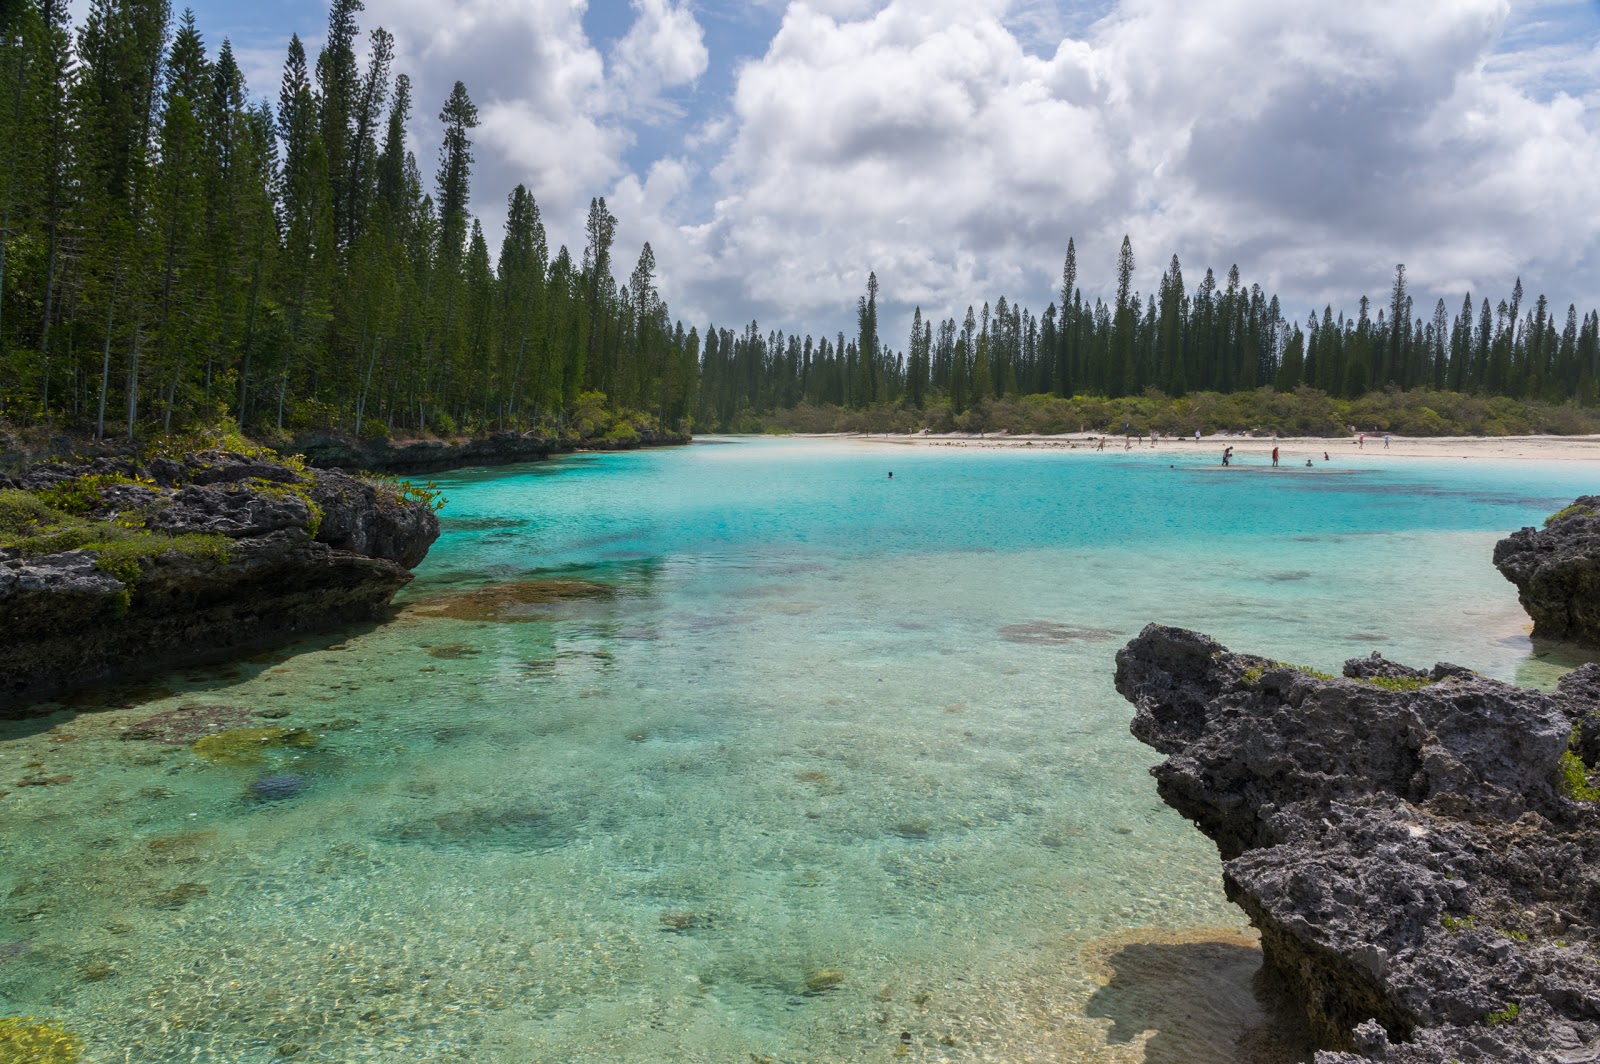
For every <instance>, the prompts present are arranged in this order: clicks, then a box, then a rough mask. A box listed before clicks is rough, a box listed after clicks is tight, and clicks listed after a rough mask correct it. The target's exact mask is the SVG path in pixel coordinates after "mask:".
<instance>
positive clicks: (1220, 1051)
mask: <svg viewBox="0 0 1600 1064" xmlns="http://www.w3.org/2000/svg"><path fill="white" fill-rule="evenodd" d="M1103 965H1104V968H1105V969H1107V970H1108V971H1109V973H1110V981H1109V982H1108V983H1106V985H1105V986H1103V987H1101V989H1099V990H1098V991H1096V992H1095V994H1094V996H1093V997H1091V998H1090V999H1089V1003H1088V1007H1087V1009H1086V1014H1087V1015H1089V1016H1091V1017H1095V1018H1097V1019H1109V1020H1111V1029H1110V1030H1109V1031H1107V1032H1106V1041H1107V1043H1108V1044H1111V1045H1118V1044H1128V1043H1131V1042H1135V1041H1137V1040H1140V1039H1141V1038H1144V1039H1146V1041H1145V1043H1144V1060H1145V1064H1302V1062H1308V1061H1310V1060H1311V1058H1312V1054H1313V1052H1314V1047H1313V1046H1312V1044H1311V1042H1310V1041H1309V1039H1308V1037H1307V1035H1306V1033H1305V1031H1304V1027H1303V1024H1302V1022H1301V1021H1300V1018H1299V1015H1298V1013H1297V1012H1296V1011H1295V1010H1294V1008H1293V1005H1292V1004H1291V1003H1290V1002H1288V1001H1285V1000H1282V999H1281V998H1280V997H1278V996H1277V995H1274V994H1273V993H1272V992H1271V988H1270V987H1267V986H1264V985H1263V983H1264V978H1263V974H1262V969H1261V951H1260V949H1258V948H1255V947H1254V946H1251V945H1248V944H1246V943H1245V942H1244V941H1242V940H1232V939H1225V940H1220V941H1197V942H1130V943H1128V944H1126V945H1123V946H1122V947H1121V948H1120V949H1117V950H1116V952H1114V953H1111V954H1110V955H1108V956H1106V957H1105V958H1104V961H1103Z"/></svg>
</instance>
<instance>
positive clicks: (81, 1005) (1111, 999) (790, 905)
mask: <svg viewBox="0 0 1600 1064" xmlns="http://www.w3.org/2000/svg"><path fill="white" fill-rule="evenodd" d="M1213 461H1214V456H1213V455H1212V454H1211V452H1210V451H1209V450H1208V451H1207V452H1206V453H1205V454H1204V455H1200V454H1198V453H1190V452H1188V451H1186V450H1185V448H1184V445H1182V444H1174V445H1173V446H1172V447H1171V448H1170V449H1168V448H1164V449H1161V450H1159V451H1156V452H1151V451H1136V452H1131V453H1121V452H1107V453H1102V454H1091V453H1089V452H1087V451H1065V450H1057V451H1041V452H1039V453H1029V452H1026V451H1021V450H1015V451H965V450H962V451H952V450H941V449H913V448H905V447H891V446H887V445H882V444H873V443H862V442H851V441H835V440H829V441H790V440H779V441H767V440H744V439H730V440H709V441H704V442H701V443H698V444H696V445H695V446H692V447H689V448H683V449H676V450H663V451H648V452H634V453H627V454H615V455H604V456H579V457H575V458H571V459H566V460H562V461H557V462H550V463H545V464H541V465H535V466H523V467H513V468H508V469H501V470H495V471H476V472H463V473H460V474H454V475H451V476H448V477H445V478H442V479H441V486H442V487H443V488H444V491H445V494H446V496H447V497H448V498H449V500H450V503H449V506H448V507H447V508H446V510H445V511H444V514H443V516H444V518H445V520H444V526H445V533H444V535H443V537H442V538H441V540H440V541H439V543H438V544H437V545H436V546H435V548H434V550H433V552H432V553H431V554H430V556H429V558H428V560H427V562H425V563H424V565H423V566H422V567H421V568H420V569H419V570H418V579H417V581H416V583H415V584H414V585H413V586H412V587H411V588H409V589H408V590H407V591H406V592H404V593H403V595H402V598H401V599H400V600H399V605H400V607H401V609H400V612H399V614H398V616H397V617H396V619H395V620H394V621H392V622H390V623H388V624H385V625H382V626H376V627H367V628H361V629H353V630H350V631H347V632H342V633H339V634H338V635H336V636H332V637H325V638H319V639H312V640H306V641H303V642H302V643H300V644H298V645H296V646H293V647H291V648H289V649H288V650H286V651H284V652H282V653H274V654H270V655H264V656H261V657H259V658H257V659H253V660H251V661H247V662H240V663H237V664H234V665H229V666H223V667H219V668H216V669H210V670H185V671H183V672H180V673H176V674H173V675H171V676H168V677H165V678H162V679H160V680H159V681H157V682H155V683H153V684H150V685H146V686H144V687H141V688H136V689H132V690H118V691H99V692H95V693H94V694H92V695H89V696H85V697H84V698H82V699H80V700H78V701H77V703H75V704H74V705H71V706H65V705H63V706H60V707H50V706H46V707H42V708H43V709H44V710H53V712H51V713H49V714H48V715H45V716H40V717H36V718H34V719H31V720H28V721H22V722H11V723H5V724H3V725H0V791H9V792H10V793H9V794H7V795H6V796H5V797H3V798H0V817H3V818H4V820H3V822H4V824H5V830H4V833H3V837H0V902H3V907H0V1016H33V1017H38V1018H40V1019H44V1020H49V1021H53V1022H57V1023H60V1024H61V1025H63V1026H64V1027H65V1028H67V1029H68V1030H70V1031H72V1032H75V1033H76V1034H77V1035H79V1036H80V1037H81V1038H82V1040H83V1045H84V1059H85V1060H89V1061H114V1060H138V1061H151V1062H167V1061H180V1060H182V1061H191V1060H216V1061H252V1062H253V1061H263V1062H264V1061H269V1060H271V1061H280V1060H284V1059H294V1060H303V1061H345V1060H363V1059H371V1060H389V1061H394V1060H407V1061H409V1060H467V1061H484V1062H500V1061H504V1062H508V1064H511V1062H524V1061H551V1062H555V1061H574V1062H577V1061H583V1062H588V1061H602V1060H603V1061H608V1062H615V1061H638V1062H646V1061H665V1060H673V1061H708V1062H709V1061H719V1062H720V1061H749V1060H756V1061H761V1060H770V1061H774V1062H778V1061H844V1060H858V1059H874V1058H895V1059H908V1060H921V1061H939V1060H949V1061H976V1060H1006V1061H1024V1060H1041V1061H1043V1060H1087V1061H1139V1060H1148V1061H1157V1060H1171V1061H1176V1060H1184V1061H1218V1062H1222V1061H1233V1060H1240V1059H1257V1060H1263V1061H1266V1060H1293V1059H1296V1057H1297V1048H1298V1047H1297V1043H1296V1033H1295V1031H1294V1030H1293V1028H1292V1025H1285V1024H1283V1023H1281V1022H1278V1021H1276V1020H1275V1019H1274V1018H1273V1016H1272V1015H1270V1014H1269V1013H1268V1012H1267V1011H1264V1008H1263V1003H1262V1002H1260V1001H1258V1000H1257V998H1256V996H1255V995H1254V993H1253V989H1252V986H1251V975H1252V974H1253V972H1254V968H1255V966H1256V964H1258V962H1259V955H1258V954H1257V953H1256V952H1255V951H1254V950H1253V947H1252V945H1251V940H1250V937H1249V935H1248V931H1247V928H1246V925H1245V923H1244V921H1243V917H1242V915H1241V914H1240V913H1239V911H1238V910H1237V909H1235V908H1234V907H1232V906H1231V905H1230V904H1228V903H1227V901H1226V900H1225V899H1224V898H1223V897H1222V894H1221V888H1220V879H1219V873H1218V864H1217V858H1216V852H1215V849H1214V848H1213V847H1212V845H1211V844H1210V843H1209V842H1207V841H1206V840H1205V839H1204V838H1203V837H1201V836H1200V835H1199V833H1198V832H1196V831H1195V830H1194V829H1193V828H1192V827H1191V826H1190V825H1188V824H1187V823H1186V822H1184V821H1183V820H1182V819H1181V818H1179V817H1178V816H1177V815H1176V814H1175V813H1173V812H1171V811H1170V810H1168V809H1167V808H1166V807H1165V806H1164V805H1163V804H1162V803H1161V802H1160V800H1159V799H1158V798H1157V797H1156V794H1155V788H1154V785H1153V783H1152V782H1151V781H1150V779H1149V778H1148V776H1147V775H1146V774H1145V769H1146V767H1148V766H1149V765H1150V764H1151V763H1153V761H1154V760H1156V755H1155V754H1154V753H1153V752H1152V751H1150V750H1148V749H1147V748H1144V747H1142V746H1140V745H1139V744H1138V743H1137V742H1136V741H1135V740H1134V739H1133V738H1132V737H1131V736H1130V735H1129V734H1128V730H1127V724H1128V721H1129V719H1130V718H1131V715H1132V709H1131V707H1129V706H1128V705H1127V704H1126V703H1124V702H1123V701H1122V700H1121V699H1120V698H1119V697H1118V696H1117V695H1116V693H1115V691H1114V690H1113V689H1112V686H1111V675H1112V670H1113V667H1114V665H1113V660H1112V659H1113V656H1114V654H1115V652H1116V650H1117V648H1118V647H1120V646H1121V645H1122V644H1123V643H1124V642H1126V641H1127V639H1129V638H1130V637H1132V636H1133V635H1134V634H1136V633H1137V632H1138V631H1139V629H1140V628H1141V627H1142V626H1143V625H1144V624H1146V623H1148V622H1150V621H1161V622H1163V623H1168V624H1176V625H1183V626H1188V627H1194V628H1199V629H1201V630H1204V631H1206V632H1208V633H1209V634H1211V635H1213V636H1215V637H1216V638H1217V639H1219V640H1220V641H1222V642H1224V643H1226V644H1228V645H1229V646H1231V647H1233V648H1235V649H1239V650H1247V651H1251V652H1255V653H1261V654H1266V655H1270V656H1273V657H1276V658H1279V659H1282V660H1289V661H1295V662H1299V663H1304V664H1310V665H1315V666H1317V667H1319V668H1321V669H1324V670H1326V671H1337V666H1338V665H1339V663H1340V662H1342V661H1343V660H1344V659H1345V658H1348V657H1354V656H1365V655H1366V654H1368V653H1370V652H1372V651H1373V650H1380V651H1382V652H1383V653H1384V654H1385V655H1387V656H1390V657H1393V658H1395V659H1397V660H1401V661H1406V662H1408V663H1412V664H1419V665H1424V666H1426V665H1429V664H1431V663H1432V662H1434V661H1436V660H1451V661H1456V662H1459V663H1461V664H1466V665H1469V666H1471V667H1473V668H1475V669H1477V670H1479V671H1481V672H1483V673H1485V674H1487V675H1490V676H1494V677H1497V678H1500V679H1506V680H1512V681H1517V682H1522V683H1528V684H1532V685H1537V686H1541V687H1545V686H1550V685H1553V683H1554V682H1555V680H1556V679H1557V678H1559V676H1560V675H1561V674H1562V673H1563V672H1564V671H1565V669H1566V668H1569V667H1570V666H1571V665H1573V664H1575V662H1574V661H1571V660H1564V659H1561V658H1559V657H1558V656H1551V655H1545V656H1540V652H1538V651H1536V650H1535V648H1534V647H1533V646H1532V645H1531V644H1530V642H1529V641H1528V639H1527V636H1526V629H1527V625H1528V622H1527V619H1526V617H1525V616H1524V615H1523V613H1522V611H1521V609H1520V607H1519V606H1518V604H1517V601H1516V595H1515V592H1514V589H1513V588H1512V587H1511V585H1510V584H1508V583H1506V582H1505V581H1504V580H1503V579H1502V578H1501V577H1500V575H1499V574H1498V573H1497V572H1496V571H1495V570H1494V567H1493V565H1492V564H1491V563H1490V554H1491V551H1492V548H1493V544H1494V542H1495V540H1496V539H1497V538H1499V537H1500V536H1501V535H1504V534H1505V533H1506V532H1509V531H1511V530H1513V529H1515V528H1518V527H1520V526H1522V525H1525V524H1533V523H1537V522H1538V520H1539V519H1541V518H1542V517H1543V516H1544V515H1545V514H1547V513H1550V512H1552V511H1554V510H1556V509H1559V508H1560V507H1562V506H1564V505H1566V504H1567V503H1568V502H1570V500H1571V499H1572V498H1573V497H1574V496H1575V495H1578V494H1583V493H1586V492H1590V491H1593V490H1594V488H1593V484H1594V478H1593V475H1592V469H1591V467H1589V466H1588V465H1587V464H1584V463H1534V462H1465V461H1460V460H1454V461H1445V460H1416V461H1409V462H1406V463H1403V464H1401V463H1396V464H1393V465H1387V466H1384V467H1382V468H1370V467H1364V468H1357V469H1341V468H1337V466H1338V463H1332V464H1331V465H1330V466H1329V467H1323V466H1321V465H1320V464H1319V466H1318V467H1317V468H1314V469H1312V470H1309V471H1306V470H1300V469H1293V468H1286V469H1283V470H1279V471H1276V472H1272V471H1267V470H1263V469H1256V468H1250V467H1246V468H1242V469H1239V470H1237V471H1228V472H1221V471H1219V470H1217V469H1216V468H1215V467H1214V466H1213V464H1212V462H1213ZM890 471H892V472H893V473H894V477H893V479H892V480H891V479H889V477H888V475H887V474H888V473H889V472H890ZM186 707H209V708H201V709H195V708H186ZM207 714H210V716H209V717H207V716H206V715H207ZM205 720H212V721H215V722H217V723H218V724H219V725H220V724H227V725H230V726H234V725H243V726H246V727H250V728H254V729H258V730H260V731H261V732H263V733H265V732H267V731H275V732H276V733H277V734H276V735H274V736H266V735H265V734H263V735H262V736H258V737H257V739H258V741H257V742H256V744H255V745H254V746H250V747H247V748H244V749H243V750H234V751H232V752H231V753H229V752H227V751H223V752H222V756H218V751H217V750H215V749H209V750H208V749H199V750H197V749H196V748H194V747H193V746H191V745H189V744H188V743H186V742H184V741H183V740H184V739H185V738H192V735H191V734H190V733H189V732H188V731H185V730H184V729H185V728H189V727H193V726H199V725H198V724H197V722H199V723H200V724H203V723H204V721H205ZM152 722H154V723H152ZM213 746H215V744H213ZM62 777H70V779H63V778H62ZM24 780H33V781H40V782H37V783H36V785H28V786H17V784H18V783H19V782H20V781H24ZM42 781H57V782H48V783H44V782H42Z"/></svg>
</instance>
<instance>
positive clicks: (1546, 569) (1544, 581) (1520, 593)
mask: <svg viewBox="0 0 1600 1064" xmlns="http://www.w3.org/2000/svg"><path fill="white" fill-rule="evenodd" d="M1494 564H1495V566H1496V567H1497V568H1498V569H1499V570H1500V572H1501V573H1502V574H1504V576H1505V578H1506V579H1507V580H1509V581H1511V582H1512V583H1513V584H1516V585H1517V597H1518V598H1520V599H1521V600H1522V608H1523V609H1525V610H1527V611H1528V616H1529V617H1532V618H1533V636H1534V638H1535V639H1557V640H1561V641H1564V642H1569V643H1578V644H1582V645H1585V646H1591V647H1600V496H1596V495H1585V496H1583V497H1582V498H1580V499H1578V500H1577V501H1576V502H1574V503H1573V504H1572V505H1571V506H1569V507H1567V508H1566V509H1565V510H1562V511H1561V512H1560V513H1557V514H1553V515H1552V516H1551V517H1550V519H1549V520H1548V521H1547V522H1546V523H1545V526H1544V528H1542V529H1540V528H1524V529H1523V530H1522V531H1520V532H1515V533H1512V534H1511V535H1509V536H1507V537H1506V538H1505V539H1502V540H1501V541H1500V542H1499V543H1497V544H1495V548H1494Z"/></svg>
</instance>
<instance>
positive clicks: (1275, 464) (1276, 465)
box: [1272, 447, 1278, 469]
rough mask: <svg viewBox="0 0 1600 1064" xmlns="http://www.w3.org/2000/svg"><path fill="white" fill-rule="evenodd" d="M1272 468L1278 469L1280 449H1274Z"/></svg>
mask: <svg viewBox="0 0 1600 1064" xmlns="http://www.w3.org/2000/svg"><path fill="white" fill-rule="evenodd" d="M1272 468H1273V469H1277V468H1278V449H1277V448H1276V447H1274V448H1273V449H1272Z"/></svg>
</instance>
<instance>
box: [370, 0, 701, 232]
mask: <svg viewBox="0 0 1600 1064" xmlns="http://www.w3.org/2000/svg"><path fill="white" fill-rule="evenodd" d="M586 8H587V3H586V0H516V2H514V3H505V2H502V0H445V2H440V0H368V3H367V9H366V11H365V12H364V14H363V16H362V24H363V26H364V27H372V26H378V25H382V26H384V27H385V28H386V29H388V30H389V31H390V32H391V33H393V34H394V35H395V39H396V56H395V70H396V71H403V72H405V73H407V74H409V75H410V77H411V78H412V81H413V83H414V90H413V99H414V101H415V109H414V117H413V122H412V127H411V128H412V133H413V135H414V138H415V142H416V143H417V144H418V145H419V146H420V147H419V150H418V160H417V161H418V164H419V165H420V166H421V168H422V171H423V173H424V175H425V176H427V177H429V178H431V176H432V174H433V171H434V168H435V165H436V163H435V160H434V157H433V155H434V152H435V151H436V150H437V146H438V143H439V128H438V121H437V115H438V112H439V108H440V107H441V105H442V103H443V101H444V99H445V98H446V96H448V95H449V92H450V88H451V86H452V85H453V84H454V82H455V81H456V80H457V79H458V78H459V79H460V80H462V81H463V82H465V84H466V86H467V91H468V93H469V94H470V95H471V97H472V99H473V101H474V103H476V104H477V107H478V115H479V120H480V125H479V127H478V129H477V130H476V131H475V133H474V141H475V143H474V148H473V152H474V156H475V158H476V164H475V166H474V170H473V178H472V187H473V195H472V209H473V210H474V212H475V213H477V214H478V215H479V216H480V217H481V218H482V220H483V222H484V228H485V231H486V233H488V235H489V237H490V240H491V243H495V242H497V240H498V236H499V232H500V228H501V226H502V224H503V220H504V215H505V201H506V196H507V195H508V194H509V193H510V191H511V189H512V188H513V187H514V186H516V185H517V184H519V183H521V184H526V185H527V186H528V187H529V189H530V190H532V192H533V193H534V196H535V197H536V198H537V200H538V201H539V203H540V207H541V210H542V213H543V216H544V219H545V223H546V225H547V227H548V228H549V229H550V231H551V236H552V240H553V242H567V243H569V244H572V245H573V248H572V250H573V253H574V255H576V254H578V253H579V252H581V250H582V247H581V234H582V229H583V219H584V216H585V212H586V210H587V206H588V202H589V199H590V197H592V196H594V195H596V194H599V193H601V192H603V191H604V190H605V189H606V188H608V187H611V186H612V185H613V184H614V183H616V182H617V181H619V180H622V179H624V178H625V177H626V176H627V175H628V173H629V168H628V166H627V164H626V162H625V160H624V155H625V153H626V152H627V151H628V150H629V149H630V148H631V147H632V146H633V144H634V143H635V140H636V134H635V131H634V129H633V128H632V126H631V124H630V119H633V118H636V117H639V116H648V115H651V114H656V113H659V112H660V111H661V110H662V109H663V107H664V104H663V103H662V94H663V93H664V92H666V91H667V90H670V89H672V88H674V87H677V86H681V85H684V84H687V83H689V82H692V81H693V80H694V79H695V78H696V77H698V76H699V74H700V73H701V72H703V71H704V69H705V66H706V63H707V61H708V60H707V54H706V50H705V46H704V42H703V39H702V33H701V31H700V27H699V24H698V23H697V21H696V20H695V18H694V15H693V13H692V12H691V11H690V10H689V8H688V7H686V6H685V5H683V4H681V3H674V2H672V0H635V2H634V13H635V19H634V22H633V24H632V28H631V29H630V30H629V32H628V33H627V34H626V35H625V36H624V37H623V38H622V39H621V40H620V41H618V43H617V46H616V48H615V49H614V51H613V53H612V55H611V58H610V62H609V63H608V61H607V57H606V56H604V55H603V54H602V53H601V51H600V50H599V49H598V48H597V47H596V46H595V44H594V43H593V42H592V41H591V40H590V39H589V37H588V35H587V33H586V31H585V28H584V14H585V11H586ZM614 213H615V212H614ZM619 251H620V249H619Z"/></svg>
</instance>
